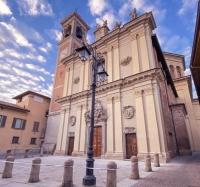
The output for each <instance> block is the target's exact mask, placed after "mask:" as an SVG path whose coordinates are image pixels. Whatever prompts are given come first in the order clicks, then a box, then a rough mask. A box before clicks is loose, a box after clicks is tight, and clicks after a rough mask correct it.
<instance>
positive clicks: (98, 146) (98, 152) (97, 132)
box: [93, 127, 102, 157]
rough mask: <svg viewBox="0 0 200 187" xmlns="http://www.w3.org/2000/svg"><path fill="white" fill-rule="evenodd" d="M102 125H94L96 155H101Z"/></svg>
mask: <svg viewBox="0 0 200 187" xmlns="http://www.w3.org/2000/svg"><path fill="white" fill-rule="evenodd" d="M101 140H102V127H94V141H93V151H94V157H100V156H101Z"/></svg>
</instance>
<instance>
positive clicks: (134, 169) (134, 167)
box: [130, 156, 140, 179]
mask: <svg viewBox="0 0 200 187" xmlns="http://www.w3.org/2000/svg"><path fill="white" fill-rule="evenodd" d="M130 178H131V179H139V178H140V176H139V169H138V158H137V157H136V156H132V157H131V177H130Z"/></svg>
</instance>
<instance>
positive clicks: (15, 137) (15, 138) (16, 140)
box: [12, 136, 19, 144]
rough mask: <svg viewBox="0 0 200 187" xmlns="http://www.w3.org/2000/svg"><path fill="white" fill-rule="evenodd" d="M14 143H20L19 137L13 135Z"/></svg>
mask: <svg viewBox="0 0 200 187" xmlns="http://www.w3.org/2000/svg"><path fill="white" fill-rule="evenodd" d="M12 143H13V144H17V143H19V137H17V136H13V139H12Z"/></svg>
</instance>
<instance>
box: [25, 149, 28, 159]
mask: <svg viewBox="0 0 200 187" xmlns="http://www.w3.org/2000/svg"><path fill="white" fill-rule="evenodd" d="M28 153H29V150H28V149H26V150H25V153H24V158H28Z"/></svg>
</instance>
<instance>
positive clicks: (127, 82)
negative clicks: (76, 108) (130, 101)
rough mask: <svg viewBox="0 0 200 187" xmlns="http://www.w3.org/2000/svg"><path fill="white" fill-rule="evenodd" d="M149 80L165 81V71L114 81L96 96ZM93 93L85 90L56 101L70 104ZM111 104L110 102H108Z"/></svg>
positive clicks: (158, 70)
mask: <svg viewBox="0 0 200 187" xmlns="http://www.w3.org/2000/svg"><path fill="white" fill-rule="evenodd" d="M147 80H157V81H159V82H161V81H163V80H164V75H163V71H162V70H161V69H160V68H155V69H151V70H148V71H145V72H142V73H138V74H135V75H131V76H129V77H126V78H124V79H119V80H117V81H113V82H110V83H107V84H103V85H100V86H99V87H97V89H96V95H100V94H105V93H107V92H109V91H112V90H116V89H122V88H125V87H129V86H133V85H135V84H138V83H140V82H144V81H147ZM91 95H92V91H91V90H85V91H82V92H79V93H76V94H73V95H70V96H66V97H62V98H59V99H56V101H57V102H58V103H60V104H65V103H70V102H74V101H78V100H79V99H83V98H87V97H91ZM108 102H109V101H108Z"/></svg>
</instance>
